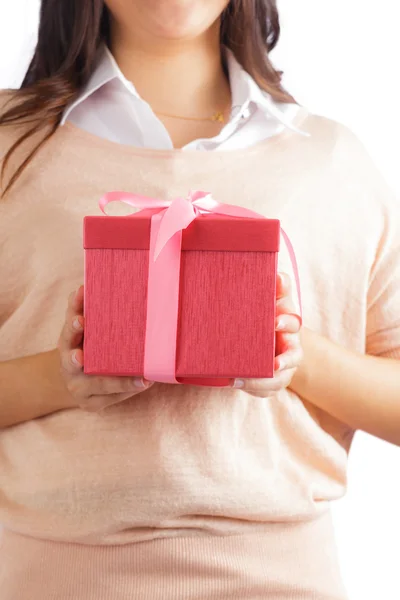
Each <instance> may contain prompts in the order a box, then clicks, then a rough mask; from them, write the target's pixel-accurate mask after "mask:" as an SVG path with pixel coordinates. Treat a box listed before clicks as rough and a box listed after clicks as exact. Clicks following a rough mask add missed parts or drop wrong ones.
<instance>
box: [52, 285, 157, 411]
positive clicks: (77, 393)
mask: <svg viewBox="0 0 400 600" xmlns="http://www.w3.org/2000/svg"><path fill="white" fill-rule="evenodd" d="M83 331H84V319H83V287H81V288H80V289H79V290H78V291H77V292H76V293H73V294H71V296H70V298H69V303H68V310H67V315H66V320H65V325H64V327H63V330H62V333H61V336H60V340H59V344H58V348H59V351H60V355H61V373H62V377H63V379H64V382H65V384H66V386H67V389H68V391H69V393H70V394H71V396H72V397H73V398H74V400H75V401H76V405H77V406H80V407H81V408H83V409H85V410H89V411H98V410H101V409H103V408H105V407H106V406H110V405H112V404H117V403H119V402H123V401H124V400H128V398H131V397H132V396H135V395H136V394H140V393H141V392H143V391H145V390H146V389H148V388H149V387H150V386H151V385H153V384H152V383H151V382H148V381H144V380H143V379H142V378H137V377H96V376H93V375H85V374H84V373H83V360H84V358H83V350H82V342H83Z"/></svg>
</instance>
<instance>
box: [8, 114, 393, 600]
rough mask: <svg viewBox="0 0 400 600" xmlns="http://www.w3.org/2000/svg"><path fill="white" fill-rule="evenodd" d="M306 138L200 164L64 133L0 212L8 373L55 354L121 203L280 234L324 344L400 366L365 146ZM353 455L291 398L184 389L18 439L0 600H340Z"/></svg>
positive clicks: (340, 135)
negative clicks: (103, 208)
mask: <svg viewBox="0 0 400 600" xmlns="http://www.w3.org/2000/svg"><path fill="white" fill-rule="evenodd" d="M297 125H299V126H300V125H301V127H302V128H303V129H305V130H308V131H309V132H310V133H311V134H312V135H311V137H310V138H305V137H303V136H298V135H296V134H295V133H292V132H290V131H286V132H284V133H282V134H280V135H278V136H276V137H274V138H271V139H269V140H267V141H265V142H263V143H260V144H258V145H257V146H254V147H253V148H252V149H250V150H240V151H225V152H223V151H222V152H218V153H202V154H201V155H200V154H198V153H196V152H193V151H192V152H190V151H189V152H181V151H150V150H136V149H134V148H131V147H125V146H121V145H117V144H115V143H113V142H109V141H105V140H102V139H99V138H97V137H94V136H92V135H90V134H88V133H86V132H83V131H81V130H79V129H76V128H75V127H74V126H72V125H66V126H64V127H62V128H60V129H59V130H58V132H57V133H56V135H55V136H54V137H53V138H52V139H51V141H50V142H49V143H48V144H47V145H46V147H45V148H44V149H43V150H42V151H41V152H40V153H39V154H38V155H37V157H36V158H35V159H34V161H33V162H32V163H31V165H30V166H29V168H28V169H27V170H26V171H25V172H24V174H23V176H22V177H21V179H20V180H19V182H18V184H17V185H16V186H15V188H14V189H13V191H12V193H10V195H9V196H8V197H7V198H5V199H4V200H2V201H1V202H0V241H1V250H0V281H1V286H0V360H5V359H9V358H11V357H20V356H24V355H29V354H33V353H37V352H42V351H46V350H49V349H52V348H54V347H55V344H56V342H57V338H58V335H59V332H60V329H61V325H62V323H63V319H64V312H65V306H66V299H67V297H68V295H69V293H70V292H71V291H72V290H74V289H75V288H76V287H77V286H78V285H79V284H81V283H82V280H83V250H82V219H83V217H84V215H88V214H92V215H95V214H99V209H98V199H99V198H100V196H101V195H102V194H103V193H104V192H106V191H109V190H114V189H122V190H128V191H135V192H139V193H142V194H147V195H150V196H158V197H168V198H172V197H175V196H177V195H185V194H186V193H187V192H188V190H191V189H199V188H200V189H203V190H204V189H205V190H208V191H211V192H212V193H213V194H214V196H215V198H216V199H217V200H220V201H222V202H229V203H236V204H241V205H244V206H247V207H249V208H251V209H254V210H256V211H258V212H261V213H263V214H265V215H266V216H269V217H275V218H279V219H281V220H282V223H283V226H284V228H285V229H286V230H287V232H288V234H289V235H290V237H291V238H292V241H293V244H294V246H295V248H296V252H297V256H298V260H299V266H300V277H301V282H302V290H303V302H304V323H305V325H306V326H307V327H309V328H311V329H314V330H315V331H317V332H320V333H321V334H324V335H326V336H328V337H330V338H331V339H333V340H336V341H337V342H339V343H340V344H343V345H344V346H346V347H348V348H351V349H353V350H357V351H361V352H364V351H367V352H369V353H372V354H377V355H382V356H392V357H396V356H397V357H399V358H400V227H399V212H398V207H397V205H396V201H395V198H394V197H393V195H392V193H391V192H390V190H389V189H388V188H387V186H386V184H385V183H384V181H383V180H382V177H381V176H380V174H379V173H378V172H377V170H376V168H375V167H374V165H373V164H372V161H371V159H370V158H369V156H368V155H367V153H366V152H365V150H364V149H363V147H362V145H361V144H360V142H359V141H358V140H357V139H356V137H355V136H354V135H353V134H352V133H351V132H350V131H349V130H348V129H346V128H345V127H343V126H342V125H339V124H337V123H335V122H332V121H330V120H328V119H325V118H322V117H317V116H313V115H309V114H308V113H307V112H306V111H302V112H301V113H300V115H299V118H298V119H297ZM14 136H15V132H14V131H12V130H11V129H9V128H3V129H1V130H0V158H1V156H2V155H4V153H5V150H6V149H7V148H8V147H9V145H10V143H11V140H12V139H13V137H14ZM321 368H323V362H321ZM352 435H353V432H352V431H349V429H348V428H347V427H346V426H344V425H343V424H342V423H339V422H337V421H336V420H334V419H333V418H331V417H330V416H328V415H327V414H325V413H323V412H321V411H319V410H317V409H315V408H313V407H311V406H308V405H305V404H304V403H303V402H302V401H301V400H300V399H299V398H298V397H297V396H296V395H294V394H293V393H291V392H289V391H285V392H282V393H281V394H280V395H279V397H278V398H275V399H265V400H263V399H259V398H253V397H251V396H249V395H247V394H246V393H245V392H243V391H240V390H232V389H204V388H193V387H192V388H191V387H185V386H167V385H156V386H154V387H153V388H152V389H150V390H149V391H147V392H145V393H143V394H142V395H140V396H138V397H135V398H133V399H132V400H131V401H128V402H125V403H123V404H121V405H119V406H114V407H111V408H109V409H107V410H106V411H104V412H103V413H102V414H89V413H85V412H83V411H81V410H68V411H64V412H61V413H57V414H53V415H50V416H47V417H44V418H41V419H37V420H35V421H33V422H28V423H25V424H22V425H18V426H15V427H11V428H9V429H7V430H3V431H1V432H0V523H3V524H4V527H5V530H4V533H3V537H2V543H1V546H0V590H1V594H0V595H1V600H44V599H46V600H52V599H59V600H67V599H71V600H125V599H128V598H129V599H132V598H135V599H138V600H147V599H148V600H161V599H162V600H176V599H180V598H183V599H189V598H190V599H193V600H200V599H202V600H206V599H207V600H213V599H217V598H218V599H222V598H223V599H228V598H240V599H242V600H244V599H246V600H250V599H254V598H272V599H275V600H281V599H285V600H300V599H301V600H310V599H314V600H325V599H326V600H328V599H332V600H333V599H336V600H339V599H340V600H342V599H343V598H344V597H345V596H344V592H343V590H342V587H341V583H340V576H339V575H338V571H337V564H336V555H335V554H336V552H335V545H334V539H333V534H332V527H331V523H330V515H329V503H330V501H332V500H335V499H337V498H340V497H341V496H342V495H343V493H344V491H345V487H346V464H347V455H348V450H349V447H350V443H351V439H352Z"/></svg>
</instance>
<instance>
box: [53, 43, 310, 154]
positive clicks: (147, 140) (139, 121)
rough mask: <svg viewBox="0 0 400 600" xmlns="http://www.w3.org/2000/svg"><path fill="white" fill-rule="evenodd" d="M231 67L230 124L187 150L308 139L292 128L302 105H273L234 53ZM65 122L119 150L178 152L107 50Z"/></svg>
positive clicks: (70, 109) (186, 147) (194, 142)
mask: <svg viewBox="0 0 400 600" xmlns="http://www.w3.org/2000/svg"><path fill="white" fill-rule="evenodd" d="M227 64H228V71H229V79H230V85H231V92H232V113H231V118H230V120H229V122H228V123H227V124H226V125H225V126H224V127H223V128H222V130H221V132H220V133H219V134H218V135H216V136H215V137H213V138H208V139H198V140H194V141H192V142H190V143H189V144H187V145H186V146H185V147H184V148H182V149H183V150H222V149H223V150H233V149H239V148H246V147H249V146H252V145H254V144H256V143H257V142H260V141H262V140H264V139H267V138H269V137H271V136H273V135H276V134H278V133H280V132H281V131H282V130H284V129H285V128H286V127H288V128H290V129H293V130H294V131H295V132H297V133H299V134H300V135H306V136H308V135H309V134H307V133H305V132H302V131H301V130H299V129H297V128H296V127H294V126H293V125H292V124H291V121H292V119H293V118H294V117H295V116H296V114H297V112H298V110H299V108H300V107H299V106H298V105H297V104H289V103H288V104H285V103H279V102H276V101H274V100H273V99H272V97H271V96H270V95H269V94H267V93H266V92H264V91H262V90H261V89H260V88H259V87H258V85H257V84H256V82H255V81H254V79H252V78H251V77H250V75H249V74H248V73H247V72H246V71H244V69H242V67H241V66H240V65H239V63H238V62H237V61H236V59H235V58H234V56H233V54H232V53H231V52H229V51H227ZM66 121H69V122H71V123H73V124H74V125H76V126H77V127H79V128H81V129H84V130H86V131H88V132H89V133H92V134H93V135H96V136H99V137H102V138H105V139H107V140H110V141H113V142H117V143H119V144H125V145H129V146H135V147H137V148H152V149H158V150H168V149H172V148H173V143H172V140H171V138H170V136H169V134H168V131H167V129H166V128H165V126H164V125H163V123H162V122H161V120H160V119H159V118H158V117H157V116H156V114H155V113H154V112H153V110H152V109H151V107H150V106H149V104H148V103H147V102H145V101H144V100H143V99H142V98H141V97H140V96H139V94H138V92H137V91H136V89H135V87H134V85H133V84H132V83H131V82H129V81H128V80H127V79H126V77H125V76H124V75H123V73H122V72H121V70H120V69H119V67H118V65H117V63H116V61H115V59H114V57H113V56H112V54H111V52H110V51H109V50H108V48H105V49H104V52H103V54H102V56H101V59H100V60H99V62H98V64H97V67H96V69H95V71H94V72H93V75H92V76H91V78H90V80H89V81H88V83H87V85H86V86H85V87H84V88H83V89H82V91H81V93H80V95H79V97H78V98H77V99H76V100H75V101H74V102H73V103H72V104H71V105H70V106H69V107H68V108H67V109H66V111H65V113H64V115H63V119H62V122H61V124H62V125H63V124H64V123H65V122H66Z"/></svg>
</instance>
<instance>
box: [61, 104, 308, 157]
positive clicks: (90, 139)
mask: <svg viewBox="0 0 400 600" xmlns="http://www.w3.org/2000/svg"><path fill="white" fill-rule="evenodd" d="M309 115H310V113H309V111H308V110H307V109H306V108H305V107H303V106H302V107H300V109H299V111H298V113H297V114H296V116H295V117H294V118H293V120H292V124H293V125H294V126H295V127H300V126H301V125H302V124H303V123H304V122H305V120H306V119H307V117H308V116H309ZM58 134H59V135H67V134H72V135H74V136H76V137H78V138H80V139H81V140H85V141H86V142H87V144H90V145H92V146H96V147H98V148H100V147H102V148H104V149H105V150H107V149H108V150H109V151H113V152H119V153H121V154H128V155H136V156H142V157H147V158H150V157H153V158H170V159H174V158H182V157H185V158H186V157H187V158H196V160H197V159H198V158H199V155H202V156H203V155H213V154H217V155H218V156H229V157H232V156H239V157H240V156H241V155H244V154H245V155H248V154H249V153H252V152H256V151H258V150H259V149H260V148H265V147H269V146H274V145H276V144H278V143H280V142H282V141H284V140H286V139H287V138H288V137H290V136H294V135H297V136H298V137H303V136H300V134H296V132H294V131H293V130H291V129H289V128H285V129H284V130H282V131H281V132H279V133H277V134H275V135H273V136H271V137H269V138H267V139H265V140H262V141H261V142H258V143H256V144H254V145H253V146H250V147H248V148H238V149H231V150H229V149H227V150H218V151H212V152H202V151H200V150H183V149H180V148H173V149H169V150H158V149H153V148H138V147H135V146H129V145H127V144H120V143H119V142H114V141H112V140H107V139H106V138H102V137H100V136H98V135H95V134H93V133H90V132H88V131H86V130H85V129H82V128H80V127H78V126H77V125H74V124H73V123H71V122H69V121H67V123H65V124H64V125H62V126H60V127H59V128H58ZM304 139H307V138H304Z"/></svg>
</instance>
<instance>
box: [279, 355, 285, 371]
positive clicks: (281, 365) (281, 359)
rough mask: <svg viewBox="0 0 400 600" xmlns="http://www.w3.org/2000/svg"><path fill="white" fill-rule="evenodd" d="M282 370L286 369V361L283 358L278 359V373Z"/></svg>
mask: <svg viewBox="0 0 400 600" xmlns="http://www.w3.org/2000/svg"><path fill="white" fill-rule="evenodd" d="M284 369H286V361H285V360H284V359H283V358H280V359H279V369H278V371H283V370H284Z"/></svg>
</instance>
